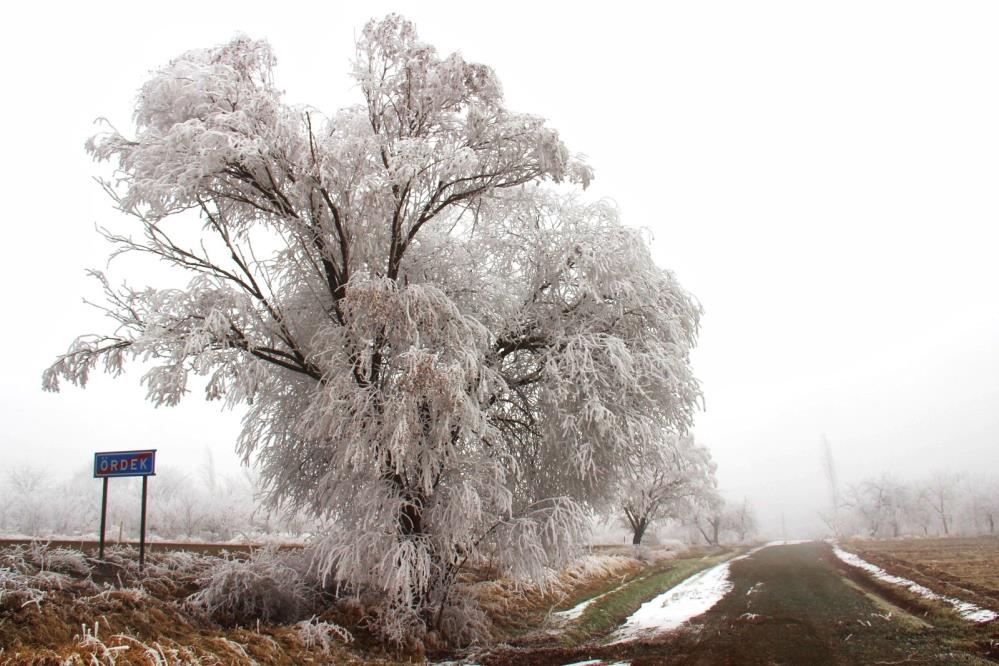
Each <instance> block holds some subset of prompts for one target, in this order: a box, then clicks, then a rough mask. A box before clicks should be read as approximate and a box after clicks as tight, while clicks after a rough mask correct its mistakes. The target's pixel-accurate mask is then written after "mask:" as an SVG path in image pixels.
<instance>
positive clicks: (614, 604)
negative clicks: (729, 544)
mask: <svg viewBox="0 0 999 666" xmlns="http://www.w3.org/2000/svg"><path fill="white" fill-rule="evenodd" d="M733 554H734V553H732V552H722V553H718V554H715V555H709V556H705V557H698V558H690V559H679V560H669V561H666V562H661V563H659V564H656V565H654V566H653V567H651V569H650V570H649V571H648V572H647V573H646V574H645V575H643V576H640V577H637V578H635V579H633V580H631V581H628V582H626V583H625V584H623V585H621V586H620V587H618V588H617V589H615V590H613V591H612V592H610V593H608V594H607V595H606V596H604V597H601V598H600V599H598V600H596V601H595V602H594V603H593V604H592V605H590V606H589V607H587V608H586V610H585V611H583V614H582V615H581V616H580V617H579V619H578V620H576V621H574V622H573V623H572V624H571V625H570V626H568V627H566V629H565V631H564V632H563V633H562V635H561V638H560V642H561V643H562V644H563V645H565V646H570V647H571V646H576V645H581V644H582V643H585V642H587V641H590V640H593V639H595V638H600V637H602V636H605V635H606V634H608V633H609V632H611V631H612V630H613V629H614V628H616V627H617V626H619V625H620V624H621V623H622V622H624V621H625V620H626V619H627V618H628V616H630V615H631V614H632V613H634V612H635V611H636V610H638V608H639V607H640V606H641V605H642V604H643V603H645V602H646V601H648V600H650V599H652V598H654V597H656V596H658V595H660V594H662V593H663V592H664V591H666V590H668V589H670V588H671V587H674V586H676V585H677V584H679V583H680V582H681V581H683V580H684V579H686V578H689V577H690V576H693V575H694V574H695V573H697V572H698V571H701V570H703V569H706V568H708V567H710V566H714V565H715V564H718V563H719V562H723V561H725V560H727V559H729V558H730V557H731V556H732V555H733Z"/></svg>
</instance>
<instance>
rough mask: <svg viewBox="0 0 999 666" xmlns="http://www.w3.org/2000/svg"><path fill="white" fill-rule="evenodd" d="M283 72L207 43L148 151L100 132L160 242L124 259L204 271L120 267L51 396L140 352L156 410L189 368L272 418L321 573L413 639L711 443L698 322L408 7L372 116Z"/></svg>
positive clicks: (174, 91) (267, 434)
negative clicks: (501, 570) (146, 277)
mask: <svg viewBox="0 0 999 666" xmlns="http://www.w3.org/2000/svg"><path fill="white" fill-rule="evenodd" d="M273 65H274V56H273V55H272V53H271V50H270V48H269V46H268V45H267V44H266V43H265V42H262V41H253V40H249V39H245V38H239V39H236V40H234V41H232V42H230V43H228V44H225V45H224V46H220V47H216V48H209V49H204V50H197V51H190V52H188V53H185V54H183V55H181V56H180V57H178V58H177V59H176V60H174V61H172V62H170V63H169V64H168V65H166V66H165V67H163V68H162V69H160V70H158V71H156V72H155V73H154V74H152V76H151V78H150V79H149V81H148V82H147V83H145V85H144V86H143V87H142V89H141V91H140V93H139V96H138V100H137V103H136V107H135V115H134V120H135V128H134V131H133V132H132V133H131V135H130V136H125V135H123V134H121V133H119V132H118V131H117V130H115V129H113V128H109V129H108V131H107V132H106V133H104V134H101V135H99V136H97V137H94V138H93V139H92V140H91V141H90V142H88V144H87V147H88V150H89V151H90V152H91V154H92V155H93V156H94V157H95V158H97V159H98V160H101V161H107V162H109V163H110V164H111V165H112V166H113V168H114V174H113V176H112V177H111V178H109V179H108V180H107V181H106V182H105V189H106V190H107V191H108V193H109V195H110V196H111V197H112V198H113V200H114V202H115V203H116V205H117V207H118V208H119V209H120V210H121V211H122V212H124V213H127V214H128V215H130V216H132V219H133V220H134V224H135V227H134V229H135V231H134V232H132V233H131V234H128V233H125V234H120V235H119V234H114V233H110V232H107V233H106V236H107V237H108V240H109V241H110V242H111V243H112V244H113V245H114V252H115V253H119V252H133V253H145V254H148V255H152V256H153V257H155V258H158V259H160V260H163V261H165V262H167V263H168V264H170V265H172V266H173V267H175V268H176V269H178V270H181V271H186V272H187V273H188V274H189V275H190V276H191V277H190V281H189V282H188V283H187V286H186V287H184V288H179V289H178V288H171V289H156V288H144V289H135V288H131V287H128V286H124V285H123V286H116V285H115V284H114V283H112V282H111V281H110V280H109V279H108V278H106V277H105V276H104V275H103V274H101V273H95V275H96V277H97V278H98V279H99V280H100V282H101V284H102V286H103V289H104V292H105V296H106V304H105V305H104V306H103V307H104V308H105V310H106V313H107V315H108V316H109V317H110V318H111V320H112V322H113V329H112V332H111V333H109V334H105V335H94V336H84V337H81V338H78V339H77V340H76V341H75V342H74V343H73V345H72V346H71V347H70V349H69V350H68V352H67V353H66V354H64V355H62V356H61V357H59V358H58V360H57V361H56V362H55V363H54V364H53V365H52V366H51V367H50V368H49V369H48V370H47V371H46V373H45V375H44V386H45V388H47V389H49V390H58V388H59V384H60V381H63V380H67V381H69V382H71V383H73V384H76V385H79V386H83V385H84V384H86V382H87V378H88V375H89V373H90V372H91V371H92V370H94V369H95V368H101V369H103V370H105V371H107V372H110V373H111V374H118V373H120V372H121V371H122V368H123V365H124V364H125V363H126V361H128V360H130V359H138V360H141V361H145V362H148V363H149V364H151V365H150V368H149V370H148V371H147V372H146V374H145V375H144V377H143V382H144V384H145V387H146V391H147V393H148V397H149V399H150V400H151V401H152V402H153V403H154V404H156V405H173V404H175V403H177V402H178V401H179V400H180V399H181V397H182V396H183V395H184V394H185V393H186V392H188V387H189V381H190V378H191V376H192V375H200V376H203V377H204V378H205V379H204V380H203V381H204V384H205V386H206V387H207V389H206V391H207V393H206V397H207V398H208V399H222V400H225V401H227V403H228V404H230V405H233V406H235V405H238V404H245V405H247V408H246V409H247V411H246V417H245V420H244V425H243V431H242V434H241V436H240V440H239V444H238V449H239V451H240V452H241V454H242V455H243V456H244V457H245V458H246V459H247V460H248V461H256V463H257V464H258V465H259V466H260V469H261V474H262V480H263V481H264V482H265V483H266V484H267V487H268V488H269V491H270V495H269V497H270V500H271V501H272V502H273V503H274V504H276V505H283V506H286V507H289V508H292V509H307V510H309V511H312V512H314V513H315V514H317V515H319V516H322V517H325V518H328V519H330V524H332V525H334V527H333V528H332V530H333V532H332V533H330V534H327V535H324V536H323V537H322V538H321V539H320V544H319V545H320V553H321V556H320V558H319V560H318V564H319V566H320V567H321V568H322V570H323V572H324V573H326V574H328V575H330V576H333V577H335V578H337V579H338V580H341V581H345V582H346V583H348V584H350V585H351V586H353V587H354V589H360V588H367V589H375V590H380V591H381V592H382V593H383V594H384V595H385V598H386V604H387V607H388V608H390V609H391V612H389V613H387V614H386V615H385V619H384V620H383V629H384V630H385V631H386V632H387V634H388V635H389V636H391V637H393V638H401V637H402V636H403V635H404V634H405V632H407V631H409V630H413V629H414V628H416V629H420V628H422V627H426V626H427V625H428V624H429V623H437V624H439V623H443V622H446V621H447V617H448V615H447V612H446V608H447V607H449V603H450V601H451V599H449V591H450V590H452V588H453V583H454V581H455V579H456V576H457V572H458V570H459V568H460V567H461V566H462V564H463V563H464V562H466V560H468V558H475V557H477V556H478V555H480V554H482V553H484V552H485V551H488V552H490V553H491V555H492V556H494V557H495V558H496V561H498V562H501V563H502V564H504V565H506V566H507V567H508V568H509V569H510V570H511V571H512V572H513V573H515V574H524V575H530V574H537V573H539V572H541V571H542V570H543V567H544V566H545V565H546V564H548V563H550V562H551V561H552V559H553V558H555V559H557V558H558V557H560V556H564V555H565V554H566V553H567V552H568V551H569V547H570V545H571V544H572V542H573V539H574V538H575V537H576V536H577V535H578V533H579V530H580V529H581V525H582V524H583V520H582V512H583V509H584V508H585V506H586V504H587V503H594V502H598V501H602V500H603V499H606V498H607V497H609V495H610V493H611V492H612V490H613V488H614V485H615V483H616V481H617V480H618V479H619V478H620V476H621V474H623V473H625V472H626V471H627V470H628V469H630V466H631V465H632V464H633V463H634V462H635V461H636V460H640V459H641V457H642V456H643V455H644V452H645V451H647V449H648V447H649V446H652V445H654V444H655V442H657V441H660V440H661V437H662V434H663V432H680V431H683V430H684V429H686V428H687V427H688V426H689V424H690V423H691V418H692V412H693V410H694V408H695V403H696V401H697V399H698V385H697V382H696V380H695V379H694V377H693V376H692V374H691V370H690V367H689V363H688V351H689V349H690V347H691V345H692V344H693V343H694V340H695V335H696V331H697V323H698V314H699V309H698V306H697V305H696V304H695V303H694V302H693V300H692V299H691V298H690V296H689V295H688V294H687V293H685V292H684V291H683V289H682V288H681V287H680V286H679V285H678V284H677V282H676V280H675V279H674V278H673V276H672V275H671V274H670V273H669V272H667V271H665V270H662V269H660V268H659V267H657V266H656V265H655V264H654V263H653V261H652V259H651V257H650V254H649V248H648V246H647V242H646V240H645V238H644V237H643V235H642V234H641V233H640V232H639V231H637V230H634V229H630V228H628V227H625V226H622V224H621V223H620V222H619V221H618V218H617V213H616V211H615V209H614V208H613V207H612V206H611V205H609V204H607V203H605V202H587V201H584V200H583V199H581V198H580V197H579V195H578V190H579V189H580V187H584V188H585V186H586V185H587V183H588V182H589V180H590V178H591V176H592V172H591V170H590V168H589V167H588V166H587V165H586V164H585V163H584V162H583V161H582V160H580V159H579V158H577V157H575V156H573V155H572V154H571V153H570V152H569V150H568V149H567V148H566V147H565V146H564V145H563V144H562V142H561V141H560V139H559V137H558V134H557V133H556V132H555V131H554V130H553V129H551V128H549V127H547V126H546V125H545V122H544V120H543V119H541V118H538V117H536V116H532V115H527V114H523V113H516V112H513V111H510V110H508V109H507V108H505V106H504V105H503V99H502V95H501V90H500V85H499V82H498V81H497V79H496V76H495V74H494V73H493V71H492V70H491V69H489V68H488V67H485V66H483V65H477V64H471V63H467V62H465V61H464V60H463V59H462V58H461V57H460V56H459V55H456V54H455V55H450V56H448V57H445V58H441V57H439V56H438V55H437V53H436V52H435V50H434V49H433V48H432V47H430V46H428V45H426V44H423V43H421V42H420V41H419V40H418V39H417V36H416V34H415V31H414V29H413V26H412V25H411V24H410V23H408V22H406V21H404V20H402V19H400V18H399V17H396V16H390V17H387V18H386V19H384V20H382V21H379V22H371V23H369V24H368V25H367V26H366V27H365V29H364V31H363V33H362V34H361V37H360V39H359V41H358V43H357V54H356V58H355V60H354V62H353V75H354V78H355V79H356V81H357V84H358V88H359V90H360V93H361V95H362V96H363V103H362V104H360V105H357V106H349V107H346V108H343V109H341V110H340V111H338V112H337V113H335V114H333V115H332V116H330V117H324V116H322V115H321V114H320V113H319V112H317V111H315V110H314V109H312V108H309V107H296V106H290V105H288V104H286V103H285V102H283V101H282V97H281V94H280V92H279V90H278V88H276V87H275V84H274V82H273V79H272V67H273ZM453 596H454V595H453V594H452V595H451V597H453Z"/></svg>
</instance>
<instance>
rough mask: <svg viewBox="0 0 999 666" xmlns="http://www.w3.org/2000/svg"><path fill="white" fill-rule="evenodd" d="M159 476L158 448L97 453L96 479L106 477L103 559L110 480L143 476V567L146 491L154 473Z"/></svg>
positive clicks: (141, 560) (141, 558) (142, 557)
mask: <svg viewBox="0 0 999 666" xmlns="http://www.w3.org/2000/svg"><path fill="white" fill-rule="evenodd" d="M155 475H156V449H146V450H143V451H105V452H103V453H100V452H99V453H95V454H94V478H95V479H103V480H104V493H103V495H102V496H101V540H100V551H99V556H100V559H102V560H103V559H104V529H105V526H106V523H107V513H108V479H109V478H111V477H112V476H141V477H142V520H141V522H140V523H139V570H140V571H141V570H142V567H143V566H144V565H145V563H146V490H147V488H148V481H149V477H150V476H155Z"/></svg>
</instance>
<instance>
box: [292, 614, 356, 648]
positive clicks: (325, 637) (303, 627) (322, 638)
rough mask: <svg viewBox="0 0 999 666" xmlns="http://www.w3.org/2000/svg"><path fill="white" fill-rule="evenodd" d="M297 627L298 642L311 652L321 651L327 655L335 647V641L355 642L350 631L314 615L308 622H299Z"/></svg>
mask: <svg viewBox="0 0 999 666" xmlns="http://www.w3.org/2000/svg"><path fill="white" fill-rule="evenodd" d="M295 627H296V628H297V629H298V640H299V641H301V643H302V645H304V646H305V647H306V648H308V649H310V650H314V649H319V650H320V651H322V652H323V653H327V652H329V651H330V648H332V647H333V641H334V640H339V641H340V642H341V643H353V642H354V637H353V636H352V635H351V634H350V632H349V631H347V630H346V629H344V628H343V627H341V626H340V625H338V624H335V623H333V622H323V621H320V620H319V619H317V618H316V616H314V615H313V616H312V617H311V618H310V619H308V620H302V621H301V622H298V623H297V624H296V625H295Z"/></svg>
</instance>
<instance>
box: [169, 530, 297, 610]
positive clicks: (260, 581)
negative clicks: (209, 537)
mask: <svg viewBox="0 0 999 666" xmlns="http://www.w3.org/2000/svg"><path fill="white" fill-rule="evenodd" d="M298 559H301V554H299V553H289V552H286V551H280V550H278V549H277V548H276V547H274V546H266V547H264V548H260V549H258V550H256V551H254V552H253V553H252V554H251V555H250V557H249V558H247V559H238V558H235V557H226V558H223V559H221V560H218V561H217V562H216V563H215V564H214V565H212V566H210V567H208V568H206V569H204V570H203V571H202V573H201V574H200V575H199V576H198V578H197V581H198V584H199V586H200V588H201V589H200V590H199V591H198V592H196V593H194V594H193V595H191V597H190V598H189V599H188V602H189V603H190V604H191V605H192V606H194V607H195V608H199V609H201V610H204V611H206V612H207V613H209V614H210V615H211V616H212V617H213V618H215V619H216V620H218V621H220V622H223V623H226V624H247V623H252V622H255V621H257V620H260V621H263V622H287V621H294V620H297V619H299V618H300V617H302V615H303V614H306V613H308V612H309V611H311V610H312V607H313V605H314V604H315V602H316V592H315V590H314V589H313V588H311V587H310V586H309V585H308V584H307V583H306V579H305V577H304V575H303V573H302V571H301V568H300V566H296V565H298V564H299V562H297V560H298Z"/></svg>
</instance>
